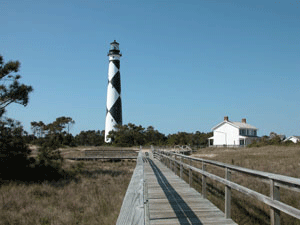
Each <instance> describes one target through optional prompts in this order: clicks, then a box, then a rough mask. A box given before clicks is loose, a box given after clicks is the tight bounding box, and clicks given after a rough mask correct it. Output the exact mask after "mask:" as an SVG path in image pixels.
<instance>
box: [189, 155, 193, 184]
mask: <svg viewBox="0 0 300 225" xmlns="http://www.w3.org/2000/svg"><path fill="white" fill-rule="evenodd" d="M191 165H192V159H190V166H191ZM192 181H193V172H192V169H191V168H190V169H189V184H190V187H192Z"/></svg>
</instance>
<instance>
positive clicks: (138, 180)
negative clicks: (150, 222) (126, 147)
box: [116, 151, 145, 225]
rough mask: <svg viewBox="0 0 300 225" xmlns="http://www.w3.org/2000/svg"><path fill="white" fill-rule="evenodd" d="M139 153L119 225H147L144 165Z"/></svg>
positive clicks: (118, 221) (119, 218)
mask: <svg viewBox="0 0 300 225" xmlns="http://www.w3.org/2000/svg"><path fill="white" fill-rule="evenodd" d="M142 155H143V153H142V151H140V152H139V154H138V158H137V163H136V167H135V170H134V172H133V175H132V178H131V180H130V183H129V186H128V188H127V192H126V194H125V197H124V200H123V204H122V207H121V210H120V214H119V217H118V220H117V223H116V224H117V225H129V224H137V225H145V212H144V164H143V157H142Z"/></svg>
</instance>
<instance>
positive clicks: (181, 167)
mask: <svg viewBox="0 0 300 225" xmlns="http://www.w3.org/2000/svg"><path fill="white" fill-rule="evenodd" d="M182 172H183V166H182V156H181V157H180V178H181V179H182Z"/></svg>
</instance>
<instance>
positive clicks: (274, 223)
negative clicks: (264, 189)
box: [270, 180, 280, 225]
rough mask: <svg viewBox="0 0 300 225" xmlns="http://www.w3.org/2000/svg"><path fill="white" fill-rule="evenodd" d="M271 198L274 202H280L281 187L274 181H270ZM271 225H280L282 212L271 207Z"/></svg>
mask: <svg viewBox="0 0 300 225" xmlns="http://www.w3.org/2000/svg"><path fill="white" fill-rule="evenodd" d="M270 197H271V199H272V200H278V201H280V191H279V187H277V186H275V183H274V181H273V180H270ZM270 219H271V225H280V211H279V210H278V209H275V208H273V207H271V209H270Z"/></svg>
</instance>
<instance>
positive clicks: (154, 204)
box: [145, 159, 236, 225]
mask: <svg viewBox="0 0 300 225" xmlns="http://www.w3.org/2000/svg"><path fill="white" fill-rule="evenodd" d="M162 161H164V160H162ZM166 165H169V162H167V164H166ZM145 177H146V182H147V186H148V198H149V215H150V225H154V224H155V225H158V224H163V225H175V224H178V225H183V224H202V225H225V224H228V225H229V224H231V225H234V224H236V223H234V221H232V220H231V219H226V218H225V215H224V213H223V212H222V211H221V210H219V209H218V208H217V207H216V206H214V205H213V204H212V203H211V202H209V201H208V200H207V199H203V198H202V197H201V194H200V193H198V192H197V191H196V190H195V189H193V188H190V187H189V184H187V183H186V182H185V181H183V180H182V179H180V178H179V177H178V176H176V175H175V174H174V173H173V172H172V171H171V170H170V169H168V168H167V166H164V165H163V164H162V163H160V162H159V161H158V160H155V159H154V160H153V162H152V163H151V165H150V164H149V163H148V164H147V163H145Z"/></svg>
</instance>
